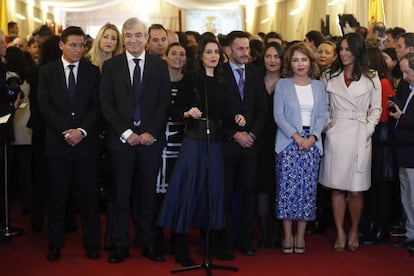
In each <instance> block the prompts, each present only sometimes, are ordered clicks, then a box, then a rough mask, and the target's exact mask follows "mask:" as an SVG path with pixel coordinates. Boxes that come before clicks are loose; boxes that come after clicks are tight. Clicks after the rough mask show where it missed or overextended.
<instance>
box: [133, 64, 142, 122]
mask: <svg viewBox="0 0 414 276" xmlns="http://www.w3.org/2000/svg"><path fill="white" fill-rule="evenodd" d="M139 60H140V59H138V58H134V62H135V69H134V76H133V79H132V92H133V93H134V122H135V123H139V122H140V121H141V110H140V108H139V89H140V88H141V68H140V67H139Z"/></svg>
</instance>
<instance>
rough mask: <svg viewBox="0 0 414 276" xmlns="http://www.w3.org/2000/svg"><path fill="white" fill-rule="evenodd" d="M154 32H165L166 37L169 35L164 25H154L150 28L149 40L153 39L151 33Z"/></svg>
mask: <svg viewBox="0 0 414 276" xmlns="http://www.w3.org/2000/svg"><path fill="white" fill-rule="evenodd" d="M152 30H164V32H165V35H168V34H167V29H165V28H164V26H163V25H161V24H152V25H151V26H149V28H148V39H149V38H150V37H151V31H152Z"/></svg>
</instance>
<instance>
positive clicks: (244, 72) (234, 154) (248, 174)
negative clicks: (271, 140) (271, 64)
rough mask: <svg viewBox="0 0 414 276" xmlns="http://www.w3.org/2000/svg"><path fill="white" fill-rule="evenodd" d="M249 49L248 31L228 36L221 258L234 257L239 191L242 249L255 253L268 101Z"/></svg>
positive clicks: (244, 251)
mask: <svg viewBox="0 0 414 276" xmlns="http://www.w3.org/2000/svg"><path fill="white" fill-rule="evenodd" d="M249 50H250V47H249V38H248V35H247V34H246V33H245V32H242V31H233V32H231V33H229V34H228V35H227V45H226V53H227V55H228V58H229V62H228V63H227V64H226V66H225V68H224V69H225V75H226V81H227V84H228V89H227V91H226V92H227V94H226V96H227V102H228V108H227V118H226V120H225V121H224V122H223V133H224V139H223V140H224V141H225V142H224V146H223V151H224V164H225V185H226V186H225V204H226V205H225V206H226V208H225V210H226V212H227V214H226V216H227V218H226V219H227V225H226V227H227V229H226V234H225V241H224V252H222V254H220V255H221V256H218V257H221V259H234V255H233V252H232V247H233V244H234V242H235V241H236V229H235V227H234V220H235V218H234V216H233V214H232V208H231V206H232V199H233V198H234V195H235V191H236V190H239V191H240V192H241V201H240V202H239V207H240V209H241V214H239V215H240V220H241V225H240V229H239V230H240V235H239V244H240V251H241V253H242V254H244V255H247V256H253V255H255V250H254V248H253V246H252V239H253V232H254V229H255V225H256V224H255V179H256V167H257V156H258V148H257V140H258V139H260V135H261V133H262V131H263V128H264V124H265V116H266V102H265V94H264V93H265V92H264V91H265V89H264V82H263V77H261V76H260V73H259V71H258V69H257V68H256V67H255V66H254V65H251V64H247V62H248V57H249ZM236 187H238V188H236Z"/></svg>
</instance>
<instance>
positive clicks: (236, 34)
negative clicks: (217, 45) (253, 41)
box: [226, 31, 249, 46]
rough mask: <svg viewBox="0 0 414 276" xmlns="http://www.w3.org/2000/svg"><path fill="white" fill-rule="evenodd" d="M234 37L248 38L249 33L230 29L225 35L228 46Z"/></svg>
mask: <svg viewBox="0 0 414 276" xmlns="http://www.w3.org/2000/svg"><path fill="white" fill-rule="evenodd" d="M236 38H247V39H249V34H248V33H246V32H243V31H232V32H230V33H228V34H227V36H226V45H227V46H230V45H231V44H232V43H233V41H234V40H235V39H236Z"/></svg>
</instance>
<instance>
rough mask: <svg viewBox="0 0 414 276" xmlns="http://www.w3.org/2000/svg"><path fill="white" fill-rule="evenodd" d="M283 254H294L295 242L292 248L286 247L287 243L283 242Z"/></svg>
mask: <svg viewBox="0 0 414 276" xmlns="http://www.w3.org/2000/svg"><path fill="white" fill-rule="evenodd" d="M282 252H283V254H292V253H293V240H292V243H291V245H290V246H285V243H284V242H283V245H282Z"/></svg>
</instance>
